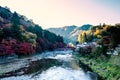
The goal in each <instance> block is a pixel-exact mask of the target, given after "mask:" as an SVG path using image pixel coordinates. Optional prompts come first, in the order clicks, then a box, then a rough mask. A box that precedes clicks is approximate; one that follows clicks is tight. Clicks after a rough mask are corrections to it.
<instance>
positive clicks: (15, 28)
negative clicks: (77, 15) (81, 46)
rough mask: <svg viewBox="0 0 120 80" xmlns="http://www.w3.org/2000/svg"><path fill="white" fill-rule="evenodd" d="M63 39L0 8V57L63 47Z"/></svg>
mask: <svg viewBox="0 0 120 80" xmlns="http://www.w3.org/2000/svg"><path fill="white" fill-rule="evenodd" d="M64 46H65V44H64V42H63V38H62V37H61V36H58V35H56V34H54V33H51V32H49V31H47V30H43V29H42V28H41V26H39V25H37V24H35V23H34V22H33V21H32V20H29V19H27V18H26V17H25V16H23V15H20V14H18V13H17V12H13V13H12V12H11V11H10V9H9V8H7V7H5V8H4V7H0V56H4V55H11V54H13V53H15V54H17V55H27V54H32V53H36V52H42V51H45V50H53V49H55V48H59V47H64Z"/></svg>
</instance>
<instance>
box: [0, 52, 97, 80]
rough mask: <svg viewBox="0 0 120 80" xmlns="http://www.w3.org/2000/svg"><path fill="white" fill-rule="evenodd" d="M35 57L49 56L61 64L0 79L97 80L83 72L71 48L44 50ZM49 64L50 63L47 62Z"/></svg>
mask: <svg viewBox="0 0 120 80" xmlns="http://www.w3.org/2000/svg"><path fill="white" fill-rule="evenodd" d="M33 58H35V59H36V60H37V59H42V58H45V59H47V58H49V59H56V60H58V61H61V62H62V63H63V64H62V65H60V66H55V65H54V66H52V67H50V68H48V69H47V70H45V71H42V72H41V73H38V74H37V75H34V74H30V75H22V76H13V77H8V78H2V79H1V80H97V78H94V79H93V78H92V77H91V75H90V74H88V73H89V71H88V73H85V72H84V71H83V70H82V69H81V68H80V67H79V65H78V61H77V60H76V59H75V58H74V57H73V54H72V51H71V50H66V51H53V52H45V53H43V54H40V55H36V56H35V57H33ZM49 64H51V63H49ZM33 75H34V76H33Z"/></svg>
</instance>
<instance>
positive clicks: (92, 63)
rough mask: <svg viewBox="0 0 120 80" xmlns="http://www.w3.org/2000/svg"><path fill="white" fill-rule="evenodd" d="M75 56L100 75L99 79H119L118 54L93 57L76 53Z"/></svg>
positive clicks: (119, 60) (119, 64) (119, 63)
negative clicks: (106, 56)
mask: <svg viewBox="0 0 120 80" xmlns="http://www.w3.org/2000/svg"><path fill="white" fill-rule="evenodd" d="M75 57H76V58H77V59H78V60H80V61H81V62H82V63H84V64H86V65H87V66H89V67H90V68H91V69H92V70H93V71H94V72H95V73H97V74H98V75H100V76H101V79H100V80H120V58H119V57H120V56H111V57H110V58H109V59H107V58H104V59H103V58H97V59H95V58H90V57H89V55H82V54H76V55H75Z"/></svg>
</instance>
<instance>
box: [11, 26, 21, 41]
mask: <svg viewBox="0 0 120 80" xmlns="http://www.w3.org/2000/svg"><path fill="white" fill-rule="evenodd" d="M11 32H12V37H13V38H15V39H17V40H18V41H23V39H22V33H21V31H20V27H19V26H18V25H16V24H13V25H12V26H11Z"/></svg>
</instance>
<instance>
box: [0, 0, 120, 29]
mask: <svg viewBox="0 0 120 80" xmlns="http://www.w3.org/2000/svg"><path fill="white" fill-rule="evenodd" d="M0 6H7V7H9V8H10V9H11V10H12V11H16V12H18V13H19V14H21V15H25V16H26V17H27V18H28V19H32V20H33V21H34V22H35V23H37V24H39V25H40V26H42V28H48V27H62V26H66V25H77V26H81V25H83V24H93V25H96V24H99V23H107V24H115V23H120V0H0Z"/></svg>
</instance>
